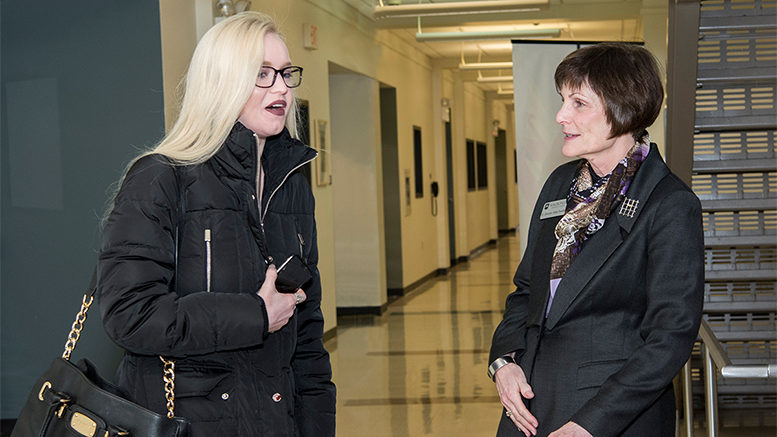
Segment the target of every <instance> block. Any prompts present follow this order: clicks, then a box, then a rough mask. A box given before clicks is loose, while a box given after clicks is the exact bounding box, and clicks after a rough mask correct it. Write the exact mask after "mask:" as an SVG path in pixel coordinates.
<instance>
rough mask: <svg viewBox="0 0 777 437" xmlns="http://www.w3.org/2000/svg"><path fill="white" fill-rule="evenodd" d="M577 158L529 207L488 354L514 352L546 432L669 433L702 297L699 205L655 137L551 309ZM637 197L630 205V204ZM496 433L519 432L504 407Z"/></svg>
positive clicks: (542, 433) (597, 436) (566, 277)
mask: <svg viewBox="0 0 777 437" xmlns="http://www.w3.org/2000/svg"><path fill="white" fill-rule="evenodd" d="M579 165H580V161H579V160H578V161H574V162H570V163H567V164H564V165H562V166H560V167H558V168H557V169H556V170H555V171H554V172H553V173H552V174H551V176H550V177H549V178H548V180H547V181H546V182H545V186H544V187H543V189H542V191H541V193H540V196H539V199H538V200H537V204H536V206H535V207H534V212H533V213H532V219H531V226H530V228H529V238H528V244H527V247H526V252H525V253H524V257H523V259H522V261H521V263H520V265H519V266H518V270H517V271H516V273H515V277H514V279H513V282H514V283H515V285H516V287H517V288H516V290H515V292H513V293H511V294H510V295H509V296H508V297H507V302H506V310H505V313H504V319H503V320H502V322H501V323H500V324H499V326H498V327H497V329H496V331H495V333H494V337H493V341H492V345H491V354H490V359H489V362H492V361H493V360H495V359H496V358H498V357H500V356H502V355H505V354H508V353H511V352H516V361H517V362H518V363H519V365H520V366H521V368H522V369H523V370H524V372H525V373H526V376H527V378H528V379H529V382H530V384H531V385H532V389H533V391H534V393H535V397H534V399H532V400H530V401H529V402H527V403H528V406H529V409H530V410H531V412H532V414H534V415H535V417H537V420H538V421H539V427H538V429H537V431H538V434H537V435H538V436H546V435H547V434H549V433H550V432H553V431H554V430H556V429H558V428H559V427H561V426H562V425H564V424H565V423H566V422H568V421H570V420H571V421H574V422H575V423H577V424H579V425H581V426H582V427H583V428H585V429H586V430H588V431H589V432H590V433H592V434H593V435H594V436H595V437H603V436H648V435H649V436H673V435H674V420H675V405H674V394H673V391H672V389H671V381H672V378H673V377H674V376H675V375H676V374H677V373H678V371H679V370H680V369H681V368H682V366H683V364H684V363H685V362H686V361H687V360H688V357H689V356H690V353H691V349H692V348H693V343H694V341H695V339H696V335H697V333H698V329H699V323H700V319H701V312H702V301H703V296H704V238H703V231H702V223H701V204H700V202H699V199H698V198H697V197H696V195H694V194H693V192H692V191H691V190H690V189H689V188H688V187H687V186H686V185H685V184H684V183H683V182H682V181H680V180H679V179H678V178H677V177H676V176H675V175H673V174H672V173H671V172H670V171H669V169H668V168H667V166H666V164H664V162H663V160H662V158H661V156H660V154H659V152H658V149H657V147H656V146H655V144H651V146H650V153H649V154H648V156H647V157H646V159H645V161H644V162H643V163H642V166H641V167H640V169H639V171H638V172H637V174H636V175H635V177H634V180H633V181H632V184H631V186H630V188H629V191H628V193H627V194H626V199H625V200H624V202H622V204H620V205H616V206H615V209H614V210H613V212H612V214H611V215H610V217H609V218H608V219H607V220H606V222H605V225H604V227H603V228H602V229H600V230H599V231H598V232H597V233H596V234H594V235H593V236H592V237H591V238H590V239H589V240H588V241H587V242H586V243H585V244H584V246H583V250H582V252H581V253H580V254H579V255H578V256H577V258H576V259H575V260H574V262H573V263H572V265H571V266H570V267H569V270H568V271H567V273H566V274H565V275H564V277H563V279H562V281H561V283H560V284H559V287H558V289H557V290H556V295H555V298H554V300H553V303H552V306H551V308H550V313H549V314H548V316H547V318H546V317H545V309H546V307H547V303H548V296H549V281H550V267H551V262H552V258H553V250H554V248H555V246H556V237H555V235H554V229H555V226H556V223H558V221H559V219H560V218H561V217H560V216H557V217H552V218H546V219H544V220H543V219H540V215H541V212H542V209H543V207H544V205H545V204H546V203H547V202H551V201H555V200H558V199H565V198H566V196H567V194H568V192H569V187H570V184H571V182H572V179H573V178H574V176H575V172H576V170H577V168H578V166H579ZM629 205H632V206H635V208H634V209H633V211H628V210H627V206H629ZM498 435H499V436H522V435H523V434H521V433H520V432H519V431H518V429H517V428H516V427H515V426H514V425H513V423H512V422H511V421H510V420H509V419H508V418H507V417H505V416H504V415H503V416H502V421H501V423H500V426H499V431H498Z"/></svg>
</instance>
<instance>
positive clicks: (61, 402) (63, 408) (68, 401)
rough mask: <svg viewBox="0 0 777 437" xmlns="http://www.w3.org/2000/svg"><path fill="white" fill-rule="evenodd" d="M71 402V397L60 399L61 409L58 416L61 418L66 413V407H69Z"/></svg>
mask: <svg viewBox="0 0 777 437" xmlns="http://www.w3.org/2000/svg"><path fill="white" fill-rule="evenodd" d="M69 403H70V399H67V398H65V399H60V401H59V404H60V405H59V410H57V418H59V419H61V418H62V415H63V414H65V408H67V404H69Z"/></svg>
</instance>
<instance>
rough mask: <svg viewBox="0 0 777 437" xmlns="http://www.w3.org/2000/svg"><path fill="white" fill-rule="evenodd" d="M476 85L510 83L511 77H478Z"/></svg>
mask: <svg viewBox="0 0 777 437" xmlns="http://www.w3.org/2000/svg"><path fill="white" fill-rule="evenodd" d="M477 81H478V83H495V82H512V81H513V77H512V76H486V77H482V76H480V77H478V80H477Z"/></svg>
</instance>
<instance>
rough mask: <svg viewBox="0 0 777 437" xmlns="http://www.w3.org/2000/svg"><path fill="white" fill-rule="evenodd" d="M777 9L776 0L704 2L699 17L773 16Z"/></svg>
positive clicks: (707, 0) (704, 0)
mask: <svg viewBox="0 0 777 437" xmlns="http://www.w3.org/2000/svg"><path fill="white" fill-rule="evenodd" d="M775 8H777V1H775V0H702V2H701V7H700V8H699V17H701V18H708V17H732V18H734V17H742V16H754V15H771V14H774V9H775Z"/></svg>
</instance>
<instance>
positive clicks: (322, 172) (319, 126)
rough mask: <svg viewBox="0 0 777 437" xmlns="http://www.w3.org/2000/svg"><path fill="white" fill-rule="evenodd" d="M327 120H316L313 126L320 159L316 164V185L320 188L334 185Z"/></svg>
mask: <svg viewBox="0 0 777 437" xmlns="http://www.w3.org/2000/svg"><path fill="white" fill-rule="evenodd" d="M326 129H327V121H326V120H316V121H315V122H314V126H313V138H314V139H315V141H316V144H315V147H316V149H318V158H317V159H316V160H315V161H314V162H315V163H316V183H317V184H318V186H323V185H329V184H331V183H332V174H331V171H332V168H331V163H330V162H329V158H330V156H329V144H327V142H326Z"/></svg>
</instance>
